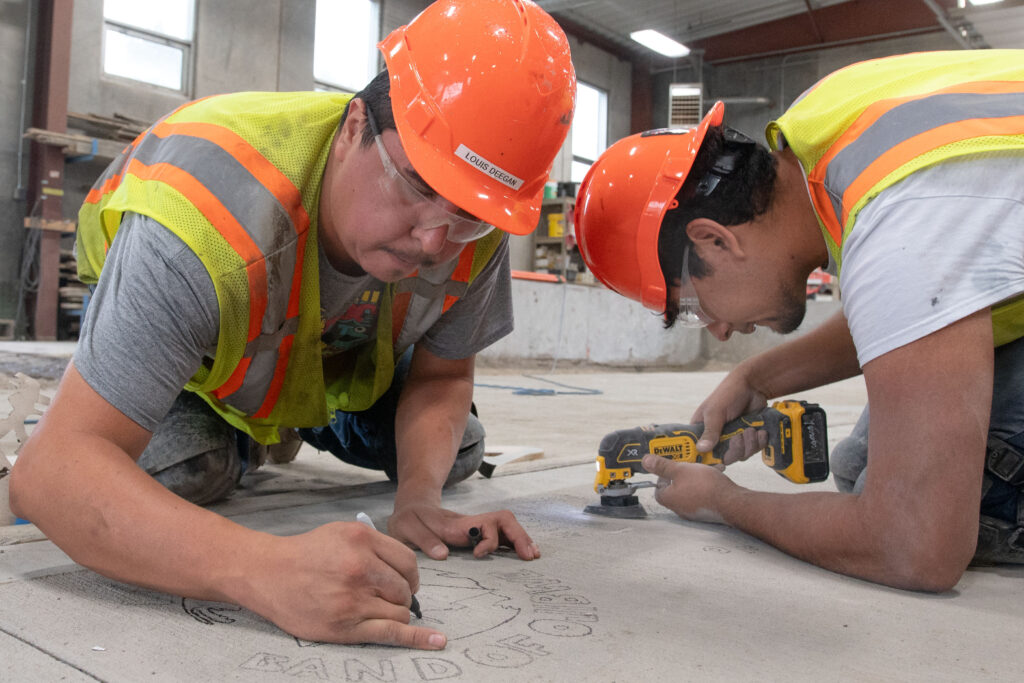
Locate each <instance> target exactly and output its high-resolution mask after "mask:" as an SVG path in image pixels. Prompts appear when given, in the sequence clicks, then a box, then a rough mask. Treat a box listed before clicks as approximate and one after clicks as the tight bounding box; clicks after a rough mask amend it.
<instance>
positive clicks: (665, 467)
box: [640, 453, 677, 479]
mask: <svg viewBox="0 0 1024 683" xmlns="http://www.w3.org/2000/svg"><path fill="white" fill-rule="evenodd" d="M640 463H641V464H642V465H643V466H644V469H645V470H647V471H648V472H650V473H651V474H656V475H658V477H661V478H665V479H672V469H673V466H674V465H676V464H677V463H674V462H672V461H671V460H669V459H668V458H663V457H661V456H658V455H651V454H650V453H648V454H647V455H645V456H644V458H643V460H641V461H640Z"/></svg>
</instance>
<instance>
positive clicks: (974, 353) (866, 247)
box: [576, 50, 1024, 591]
mask: <svg viewBox="0 0 1024 683" xmlns="http://www.w3.org/2000/svg"><path fill="white" fill-rule="evenodd" d="M723 114H724V107H723V105H722V103H717V104H716V105H715V106H714V107H713V108H712V109H711V111H710V112H709V113H708V114H707V116H706V117H705V118H704V120H703V121H702V122H701V124H700V125H699V126H698V127H697V128H696V129H694V130H692V131H688V132H682V131H649V132H647V133H643V134H640V135H634V136H631V137H628V138H626V139H624V140H621V141H620V142H618V143H617V144H615V145H614V146H612V147H611V148H609V149H608V150H607V151H606V152H605V154H604V155H602V157H601V158H599V159H598V161H597V162H596V163H595V164H594V166H593V168H591V170H590V172H589V174H588V176H587V178H586V179H585V180H584V182H583V184H582V186H581V190H580V194H579V198H578V205H577V215H576V229H577V232H578V235H577V238H578V240H579V244H580V248H581V250H582V253H583V256H584V258H585V260H586V261H587V264H588V265H589V266H590V268H591V270H592V271H593V273H594V275H595V276H596V277H597V278H599V279H600V280H601V281H602V282H604V283H605V284H607V285H608V286H609V287H611V288H612V289H614V290H615V291H617V292H619V293H620V294H623V295H624V296H627V297H629V298H632V299H635V300H637V301H640V302H642V303H643V305H644V306H646V307H647V308H650V309H653V310H655V311H658V312H662V313H664V315H665V322H666V326H672V325H673V324H683V325H686V326H694V327H702V326H706V327H707V329H708V331H709V332H710V333H711V334H712V335H714V336H715V337H716V338H717V339H720V340H726V339H728V338H729V337H730V335H731V334H732V333H733V332H740V333H744V334H746V333H750V332H753V330H754V328H755V327H757V326H761V327H767V328H769V329H772V330H774V331H776V332H780V333H788V332H792V331H793V330H795V329H796V328H797V326H798V325H800V323H801V321H802V319H803V316H804V312H805V308H806V304H805V300H806V298H805V286H806V281H807V277H808V275H809V274H810V273H811V271H813V270H814V269H815V268H818V267H822V268H825V269H827V271H828V272H830V273H832V274H834V275H837V276H839V278H840V279H839V283H840V289H841V292H842V312H841V313H837V314H836V315H835V316H834V317H832V318H830V319H829V320H828V321H826V322H825V323H823V324H822V325H820V326H819V327H817V328H816V329H814V330H811V331H809V332H807V334H805V335H803V336H801V337H799V338H796V339H793V340H791V341H789V342H787V343H785V344H783V345H781V346H778V347H775V348H772V349H770V350H768V351H765V352H763V353H761V354H759V355H756V356H754V357H752V358H749V359H747V360H745V361H744V362H742V363H740V364H738V365H737V366H736V367H735V368H734V369H733V370H732V371H731V372H730V373H729V374H728V375H727V376H726V378H725V379H724V380H723V381H722V383H721V384H720V385H719V386H718V387H717V388H716V389H715V390H714V391H713V392H712V393H711V395H710V396H709V397H708V398H707V399H706V400H705V401H704V402H703V403H702V404H701V405H700V406H699V407H698V408H697V410H696V412H695V413H694V415H693V420H694V421H703V422H704V423H705V430H704V434H703V436H702V437H701V440H700V443H699V444H698V448H700V449H701V450H711V447H712V445H713V444H714V443H716V442H717V441H718V438H719V436H720V434H721V430H722V426H723V424H724V423H725V422H726V421H728V420H730V419H733V418H736V417H738V416H740V415H741V414H744V413H747V412H750V411H752V410H754V409H759V408H762V407H764V406H765V405H766V402H767V400H768V399H771V398H776V397H781V396H784V395H791V394H793V393H795V392H799V391H803V390H806V389H809V388H812V387H817V386H822V385H825V384H828V383H830V382H835V381H838V380H841V379H844V378H847V377H852V376H855V375H857V374H860V373H863V375H864V379H865V382H866V385H867V392H868V399H869V403H870V405H871V412H870V420H869V417H868V412H867V410H866V409H865V412H864V415H863V417H862V418H861V420H860V423H859V424H858V425H857V426H856V428H855V429H854V430H853V433H852V434H851V436H850V437H849V438H848V439H846V440H844V441H842V442H841V443H840V444H838V446H837V447H836V448H835V449H834V450H833V453H832V457H831V465H832V471H833V473H834V475H835V481H836V484H837V486H838V488H839V490H840V492H839V493H827V492H825V493H820V492H814V493H801V494H796V495H777V494H770V493H763V492H756V491H751V490H748V489H745V488H743V487H740V486H737V485H736V484H734V483H733V482H732V481H731V480H730V479H729V478H728V477H727V476H726V475H725V474H724V473H723V472H720V471H719V470H717V469H715V468H712V467H703V466H699V465H694V464H690V463H672V462H669V461H667V460H664V459H660V458H656V457H653V456H647V457H646V458H645V459H644V461H643V464H644V466H645V467H646V468H648V469H649V470H651V471H652V472H654V473H656V474H658V475H659V476H660V477H662V478H664V480H665V481H664V482H663V483H664V484H666V485H665V486H664V487H663V488H659V490H658V492H657V499H658V500H659V501H660V502H661V503H662V504H664V505H666V506H667V507H669V508H671V509H672V510H673V511H675V512H676V513H678V514H679V515H680V516H682V517H684V518H687V519H693V520H711V521H717V522H724V523H726V524H729V525H732V526H734V527H736V528H738V529H741V530H743V531H745V532H747V533H750V534H753V535H755V536H757V537H759V538H761V539H763V540H764V541H766V542H768V543H771V544H772V545H774V546H776V547H778V548H780V549H781V550H783V551H785V552H787V553H790V554H792V555H794V556H796V557H799V558H802V559H804V560H807V561H808V562H812V563H814V564H817V565H820V566H822V567H825V568H828V569H831V570H833V571H837V572H842V573H844V574H850V575H853V576H858V577H862V578H865V579H869V580H872V581H876V582H879V583H884V584H888V585H891V586H897V587H902V588H908V589H920V590H928V591H942V590H947V589H949V588H951V587H952V586H953V585H954V584H956V583H957V581H958V580H959V579H960V577H961V576H962V574H963V571H964V569H965V568H966V567H967V566H968V564H969V563H970V562H971V561H972V558H973V559H974V560H976V561H979V562H993V561H1012V562H1021V561H1022V560H1024V537H1022V533H1024V496H1022V494H1021V485H1022V484H1024V401H1022V400H1021V387H1022V386H1024V340H1021V339H1020V338H1021V336H1022V335H1024V298H1022V296H1021V295H1022V294H1024V258H1022V255H1024V189H1022V188H1024V51H1015V50H984V51H962V52H932V53H919V54H909V55H901V56H895V57H890V58H885V59H877V60H872V61H868V62H863V63H859V64H854V65H852V66H849V67H847V68H845V69H842V70H840V71H837V72H835V73H833V74H831V75H829V76H827V77H825V78H824V79H822V80H821V81H820V82H818V83H817V84H816V85H815V86H814V87H812V88H811V89H809V90H808V91H807V92H805V93H804V94H803V95H802V96H801V97H800V98H799V99H798V100H797V101H796V103H795V104H793V106H792V107H791V108H790V109H789V110H788V111H786V112H785V113H784V114H783V115H782V116H781V117H780V118H779V119H778V120H777V121H774V122H772V123H771V124H769V126H768V129H767V137H768V141H769V145H770V148H771V149H770V150H769V149H766V148H764V147H762V146H761V145H758V144H757V143H755V142H754V141H752V140H751V139H750V138H747V137H746V136H745V135H743V134H741V133H739V132H737V131H735V130H732V129H730V128H728V127H725V126H723V125H722V122H723ZM763 438H764V437H763V436H760V437H759V438H758V439H748V440H747V442H746V444H745V445H744V447H743V448H738V450H737V451H736V452H734V453H731V454H729V456H727V459H726V461H727V463H729V462H735V461H736V460H737V459H742V458H746V457H749V456H750V454H751V453H752V452H754V451H756V450H759V449H760V448H761V447H763V445H764V442H763ZM739 443H740V442H739V441H737V444H739Z"/></svg>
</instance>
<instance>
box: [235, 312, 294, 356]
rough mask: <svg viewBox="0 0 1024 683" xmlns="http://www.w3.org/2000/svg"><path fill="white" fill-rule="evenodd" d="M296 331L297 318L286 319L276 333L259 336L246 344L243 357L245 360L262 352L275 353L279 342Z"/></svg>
mask: <svg viewBox="0 0 1024 683" xmlns="http://www.w3.org/2000/svg"><path fill="white" fill-rule="evenodd" d="M298 329H299V317H298V316H295V317H294V318H288V319H287V320H285V321H284V324H283V325H281V327H280V329H278V330H277V331H276V332H271V333H270V334H261V335H260V336H258V337H256V338H255V339H253V340H252V341H251V342H249V343H248V344H246V345H245V353H244V354H243V355H244V356H245V357H246V358H251V357H252V356H255V355H256V354H257V353H263V352H264V351H276V350H277V347H279V346H280V345H281V342H282V341H284V338H285V337H287V336H288V335H289V334H295V333H296V332H297V331H298Z"/></svg>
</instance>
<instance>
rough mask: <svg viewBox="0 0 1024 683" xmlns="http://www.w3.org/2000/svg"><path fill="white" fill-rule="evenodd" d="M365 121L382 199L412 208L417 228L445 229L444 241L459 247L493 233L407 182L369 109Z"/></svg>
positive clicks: (475, 220)
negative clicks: (377, 165)
mask: <svg viewBox="0 0 1024 683" xmlns="http://www.w3.org/2000/svg"><path fill="white" fill-rule="evenodd" d="M366 120H367V122H369V124H370V131H371V132H372V133H373V141H374V142H375V143H376V144H377V151H378V152H379V153H380V162H381V163H382V164H383V165H384V176H383V177H382V178H381V179H380V185H381V190H383V192H384V195H385V196H389V197H394V198H395V199H397V200H398V201H400V202H401V203H402V204H403V205H405V206H408V207H416V208H417V211H418V212H419V215H420V219H419V221H417V223H418V225H421V226H425V227H426V229H437V228H444V227H447V229H448V235H447V239H448V241H449V242H459V243H463V242H472V241H473V240H476V239H479V238H481V237H483V236H484V235H486V234H487V233H489V232H490V231H491V230H494V226H493V225H490V224H488V223H484V222H483V221H481V220H478V219H476V218H474V217H472V216H470V215H469V214H465V215H460V214H458V213H453V212H451V211H449V210H448V208H447V207H446V206H444V204H450V202H448V201H446V200H445V199H444V198H443V197H441V196H439V195H435V196H434V197H430V196H427V195H426V194H424V193H423V192H422V191H420V190H419V189H417V188H416V186H415V185H413V184H412V182H411V181H410V180H409V179H408V178H406V177H405V176H404V175H402V174H401V173H400V172H399V170H398V167H397V166H396V165H395V162H394V160H392V159H391V155H390V154H388V151H387V149H385V147H384V141H383V140H381V139H380V129H379V128H377V121H376V119H374V117H373V112H371V111H370V108H369V107H366ZM442 203H443V204H442ZM463 213H465V212H463Z"/></svg>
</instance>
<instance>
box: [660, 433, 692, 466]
mask: <svg viewBox="0 0 1024 683" xmlns="http://www.w3.org/2000/svg"><path fill="white" fill-rule="evenodd" d="M651 453H653V454H654V455H658V456H661V457H663V458H671V459H672V460H686V461H693V460H696V458H697V446H696V444H695V443H694V441H693V439H691V438H689V437H686V436H664V437H659V438H657V439H651Z"/></svg>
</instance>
